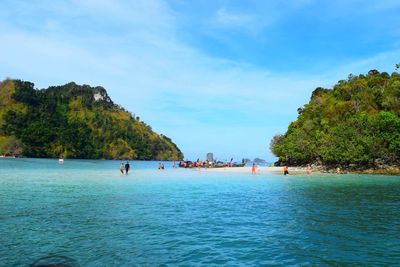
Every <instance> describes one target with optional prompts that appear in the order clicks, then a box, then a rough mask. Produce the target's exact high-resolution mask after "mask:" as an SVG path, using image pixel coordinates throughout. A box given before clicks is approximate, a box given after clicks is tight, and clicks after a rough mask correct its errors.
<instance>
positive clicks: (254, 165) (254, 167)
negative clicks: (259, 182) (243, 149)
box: [251, 163, 256, 175]
mask: <svg viewBox="0 0 400 267" xmlns="http://www.w3.org/2000/svg"><path fill="white" fill-rule="evenodd" d="M251 174H252V175H255V174H256V164H255V163H253V166H251Z"/></svg>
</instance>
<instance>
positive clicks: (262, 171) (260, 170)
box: [201, 166, 307, 175]
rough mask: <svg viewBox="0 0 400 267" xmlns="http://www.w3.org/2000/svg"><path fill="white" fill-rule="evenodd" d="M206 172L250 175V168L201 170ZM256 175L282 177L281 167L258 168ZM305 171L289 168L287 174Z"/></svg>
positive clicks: (304, 171) (303, 171)
mask: <svg viewBox="0 0 400 267" xmlns="http://www.w3.org/2000/svg"><path fill="white" fill-rule="evenodd" d="M201 170H206V171H208V172H226V173H251V166H246V167H224V168H210V169H201ZM256 173H260V174H266V173H275V174H276V173H282V175H283V167H266V166H262V167H258V168H257V169H256ZM306 173H307V172H306V169H305V168H303V167H292V168H289V174H306Z"/></svg>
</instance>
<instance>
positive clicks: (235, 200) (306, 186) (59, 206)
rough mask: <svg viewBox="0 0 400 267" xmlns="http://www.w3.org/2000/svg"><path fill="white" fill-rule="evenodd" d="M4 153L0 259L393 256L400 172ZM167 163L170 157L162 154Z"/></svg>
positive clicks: (379, 261)
mask: <svg viewBox="0 0 400 267" xmlns="http://www.w3.org/2000/svg"><path fill="white" fill-rule="evenodd" d="M118 165H119V162H118V161H77V160H76V161H73V160H67V161H66V162H65V163H64V164H63V165H60V164H58V163H57V161H56V160H44V159H0V265H1V266H10V265H11V266H13V265H14V266H20V265H22V266H24V265H29V264H31V263H33V262H35V261H36V260H37V259H40V258H41V257H46V256H52V255H58V256H65V257H68V258H71V259H73V260H75V261H76V262H77V263H79V264H80V265H81V266H132V265H139V266H158V265H170V266H176V265H183V266H200V265H201V266H208V265H226V266H254V265H268V264H278V265H360V264H362V265H395V264H399V262H400V177H394V176H361V175H316V174H314V175H312V176H302V175H292V176H288V177H284V176H282V175H277V174H272V173H262V174H261V175H258V176H255V177H254V176H250V175H248V174H227V173H215V172H209V171H195V170H182V169H179V170H172V169H167V170H165V171H158V170H156V167H157V162H138V161H135V162H131V166H132V167H133V170H132V173H130V174H129V175H128V176H123V175H121V174H119V171H118ZM166 165H167V168H169V167H170V166H169V165H170V163H168V164H166Z"/></svg>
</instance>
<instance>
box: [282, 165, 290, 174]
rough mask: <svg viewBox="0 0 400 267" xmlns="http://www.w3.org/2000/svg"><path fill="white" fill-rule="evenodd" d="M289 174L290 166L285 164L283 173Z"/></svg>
mask: <svg viewBox="0 0 400 267" xmlns="http://www.w3.org/2000/svg"><path fill="white" fill-rule="evenodd" d="M286 174H289V167H288V166H285V167H283V175H286Z"/></svg>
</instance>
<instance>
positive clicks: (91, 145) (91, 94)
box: [0, 79, 183, 160]
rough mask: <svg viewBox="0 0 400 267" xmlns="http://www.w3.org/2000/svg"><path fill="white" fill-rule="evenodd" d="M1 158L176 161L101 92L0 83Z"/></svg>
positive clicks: (162, 142) (159, 138)
mask: <svg viewBox="0 0 400 267" xmlns="http://www.w3.org/2000/svg"><path fill="white" fill-rule="evenodd" d="M0 154H1V155H17V156H28V157H65V158H82V159H84V158H91V159H140V160H150V159H156V160H181V159H182V158H183V154H182V152H181V151H180V150H179V148H178V147H177V146H176V145H175V144H174V143H173V142H172V141H171V139H169V138H168V137H166V136H164V135H162V134H157V133H155V132H153V131H152V129H151V127H150V126H148V125H146V124H145V123H144V122H142V121H140V120H139V118H138V117H136V118H134V117H133V116H132V114H131V113H129V112H127V111H125V110H124V109H123V108H121V107H119V106H117V105H115V104H114V103H113V102H112V100H111V99H110V97H109V96H108V94H107V92H106V90H105V89H104V88H103V87H90V86H89V85H77V84H75V83H73V82H71V83H68V84H66V85H63V86H51V87H49V88H47V89H41V90H37V89H35V88H34V84H33V83H31V82H26V81H21V80H10V79H7V80H5V81H3V82H1V83H0Z"/></svg>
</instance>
